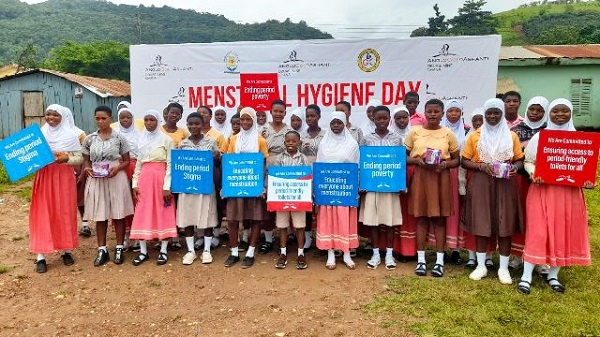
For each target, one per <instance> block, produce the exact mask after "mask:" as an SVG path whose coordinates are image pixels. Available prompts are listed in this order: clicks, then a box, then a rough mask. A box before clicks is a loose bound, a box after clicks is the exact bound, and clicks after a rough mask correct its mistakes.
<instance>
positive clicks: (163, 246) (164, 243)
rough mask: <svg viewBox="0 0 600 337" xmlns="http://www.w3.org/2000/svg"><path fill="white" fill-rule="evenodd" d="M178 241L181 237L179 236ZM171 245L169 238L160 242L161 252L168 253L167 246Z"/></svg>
mask: <svg viewBox="0 0 600 337" xmlns="http://www.w3.org/2000/svg"><path fill="white" fill-rule="evenodd" d="M177 242H179V238H177ZM168 245H169V240H162V241H161V242H160V252H161V253H163V254H167V246H168Z"/></svg>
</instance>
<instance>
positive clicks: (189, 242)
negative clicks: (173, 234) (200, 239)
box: [185, 236, 194, 253]
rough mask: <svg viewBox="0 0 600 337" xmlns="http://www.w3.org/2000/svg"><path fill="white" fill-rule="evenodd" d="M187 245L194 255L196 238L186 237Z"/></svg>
mask: <svg viewBox="0 0 600 337" xmlns="http://www.w3.org/2000/svg"><path fill="white" fill-rule="evenodd" d="M185 244H186V245H187V249H188V252H190V253H193V252H194V237H193V236H186V237H185Z"/></svg>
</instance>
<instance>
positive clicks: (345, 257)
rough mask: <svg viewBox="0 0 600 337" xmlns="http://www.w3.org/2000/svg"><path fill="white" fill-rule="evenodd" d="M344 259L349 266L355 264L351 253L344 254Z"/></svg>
mask: <svg viewBox="0 0 600 337" xmlns="http://www.w3.org/2000/svg"><path fill="white" fill-rule="evenodd" d="M343 259H344V262H346V264H348V265H353V264H354V261H352V257H351V256H350V252H348V253H344V256H343Z"/></svg>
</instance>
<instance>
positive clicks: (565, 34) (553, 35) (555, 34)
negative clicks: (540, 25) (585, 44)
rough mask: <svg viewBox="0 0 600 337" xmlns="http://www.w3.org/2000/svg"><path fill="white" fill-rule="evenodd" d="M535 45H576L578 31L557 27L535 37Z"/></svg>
mask: <svg viewBox="0 0 600 337" xmlns="http://www.w3.org/2000/svg"><path fill="white" fill-rule="evenodd" d="M534 42H535V43H536V44H577V43H579V42H580V36H579V29H577V28H576V27H573V26H557V27H553V28H550V29H548V30H545V31H543V32H541V33H540V34H539V35H538V36H536V37H535V39H534Z"/></svg>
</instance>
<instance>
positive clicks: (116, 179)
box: [81, 106, 133, 267]
mask: <svg viewBox="0 0 600 337" xmlns="http://www.w3.org/2000/svg"><path fill="white" fill-rule="evenodd" d="M94 116H95V118H96V125H97V126H98V131H96V132H94V133H92V134H90V135H88V136H87V137H86V138H85V141H84V142H83V146H82V150H81V152H82V153H83V172H84V174H87V175H88V177H87V181H86V183H85V194H84V196H85V214H84V215H83V220H88V221H95V222H96V237H97V241H98V256H97V257H96V259H95V260H94V266H96V267H98V266H101V265H103V264H105V263H106V262H108V259H109V255H108V249H107V248H106V232H107V230H108V220H109V219H112V220H113V223H114V226H115V233H116V238H117V246H116V249H115V257H114V263H115V264H121V263H123V261H124V245H123V243H124V240H125V217H127V216H129V215H132V214H133V201H132V199H131V189H130V185H129V181H128V180H127V174H126V173H125V170H126V169H127V167H128V166H129V143H128V142H127V139H125V137H123V136H122V135H121V134H119V133H118V132H116V131H114V130H113V129H112V128H111V126H110V123H111V121H112V110H111V109H110V108H109V107H106V106H99V107H97V108H96V110H95V112H94Z"/></svg>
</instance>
